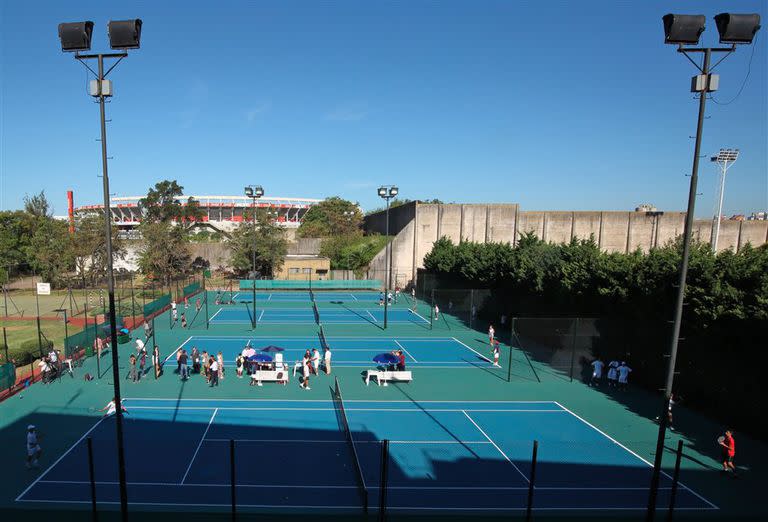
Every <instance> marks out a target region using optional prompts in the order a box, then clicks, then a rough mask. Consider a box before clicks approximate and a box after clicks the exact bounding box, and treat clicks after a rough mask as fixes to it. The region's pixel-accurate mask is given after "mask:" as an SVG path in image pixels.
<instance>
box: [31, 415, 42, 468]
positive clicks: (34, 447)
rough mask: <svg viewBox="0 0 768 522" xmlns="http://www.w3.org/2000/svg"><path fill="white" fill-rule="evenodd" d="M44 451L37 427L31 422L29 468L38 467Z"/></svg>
mask: <svg viewBox="0 0 768 522" xmlns="http://www.w3.org/2000/svg"><path fill="white" fill-rule="evenodd" d="M42 453H43V450H42V448H40V443H39V442H38V437H37V428H36V427H35V426H34V425H33V424H30V425H29V426H27V469H30V468H36V467H37V461H38V460H39V459H40V455H41V454H42Z"/></svg>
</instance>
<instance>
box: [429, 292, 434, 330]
mask: <svg viewBox="0 0 768 522" xmlns="http://www.w3.org/2000/svg"><path fill="white" fill-rule="evenodd" d="M431 295H432V297H431V304H430V305H429V329H430V330H431V329H432V328H433V326H434V322H435V289H434V288H433V289H432V293H431Z"/></svg>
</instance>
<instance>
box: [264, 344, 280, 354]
mask: <svg viewBox="0 0 768 522" xmlns="http://www.w3.org/2000/svg"><path fill="white" fill-rule="evenodd" d="M261 351H262V352H266V353H270V352H273V353H277V352H284V351H285V350H284V349H283V348H280V347H279V346H274V345H272V344H270V345H269V346H265V347H264V348H262V349H261Z"/></svg>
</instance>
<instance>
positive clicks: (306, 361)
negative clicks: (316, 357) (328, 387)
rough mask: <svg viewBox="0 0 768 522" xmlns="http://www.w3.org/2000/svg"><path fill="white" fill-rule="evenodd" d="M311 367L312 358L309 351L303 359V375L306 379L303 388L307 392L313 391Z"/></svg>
mask: <svg viewBox="0 0 768 522" xmlns="http://www.w3.org/2000/svg"><path fill="white" fill-rule="evenodd" d="M309 367H310V356H309V350H307V353H305V354H304V357H303V358H302V359H301V375H302V377H303V378H304V379H303V381H302V383H301V387H302V388H304V389H305V390H309V389H311V388H310V387H309Z"/></svg>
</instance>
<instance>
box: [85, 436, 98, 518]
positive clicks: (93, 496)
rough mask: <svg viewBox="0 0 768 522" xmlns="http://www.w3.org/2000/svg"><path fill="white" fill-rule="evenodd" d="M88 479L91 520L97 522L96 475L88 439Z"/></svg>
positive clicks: (91, 440)
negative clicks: (89, 484)
mask: <svg viewBox="0 0 768 522" xmlns="http://www.w3.org/2000/svg"><path fill="white" fill-rule="evenodd" d="M87 441H88V479H89V481H90V483H91V519H92V520H93V522H98V520H99V512H98V511H97V509H96V474H95V472H94V469H93V439H91V437H88V439H87Z"/></svg>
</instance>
